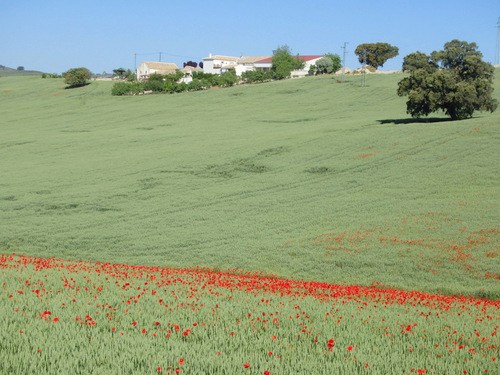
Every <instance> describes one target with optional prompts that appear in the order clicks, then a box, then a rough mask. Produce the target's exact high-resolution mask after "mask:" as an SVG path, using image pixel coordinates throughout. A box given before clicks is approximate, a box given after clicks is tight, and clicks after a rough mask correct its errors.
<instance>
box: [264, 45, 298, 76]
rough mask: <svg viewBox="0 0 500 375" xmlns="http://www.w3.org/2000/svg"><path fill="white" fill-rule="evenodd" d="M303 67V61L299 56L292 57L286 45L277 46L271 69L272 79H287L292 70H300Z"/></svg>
mask: <svg viewBox="0 0 500 375" xmlns="http://www.w3.org/2000/svg"><path fill="white" fill-rule="evenodd" d="M304 66H305V62H304V60H302V59H301V58H300V57H299V55H297V56H295V57H293V56H292V52H291V49H290V47H288V46H287V45H283V46H278V48H277V49H276V51H274V54H273V59H272V67H271V71H272V72H273V75H274V78H276V79H284V78H289V77H290V75H291V73H292V71H293V70H297V69H302V68H304Z"/></svg>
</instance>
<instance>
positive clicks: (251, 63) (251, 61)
mask: <svg viewBox="0 0 500 375" xmlns="http://www.w3.org/2000/svg"><path fill="white" fill-rule="evenodd" d="M269 57H271V56H242V57H240V58H239V59H238V61H237V62H236V65H234V67H233V68H234V70H235V71H236V75H237V76H241V73H243V72H247V71H249V70H255V62H256V61H259V60H263V59H267V58H269ZM225 68H226V69H227V67H225ZM223 70H224V69H223Z"/></svg>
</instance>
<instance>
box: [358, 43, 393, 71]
mask: <svg viewBox="0 0 500 375" xmlns="http://www.w3.org/2000/svg"><path fill="white" fill-rule="evenodd" d="M354 53H355V54H356V56H358V60H359V62H360V63H361V64H367V65H370V66H373V67H374V68H375V69H377V68H378V67H379V66H380V67H382V66H384V64H385V63H386V61H387V60H389V59H391V58H393V57H395V56H397V55H398V54H399V48H398V47H395V46H391V45H390V44H389V43H365V44H360V45H359V46H357V47H356V50H355V51H354Z"/></svg>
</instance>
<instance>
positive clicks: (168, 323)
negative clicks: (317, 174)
mask: <svg viewBox="0 0 500 375" xmlns="http://www.w3.org/2000/svg"><path fill="white" fill-rule="evenodd" d="M0 285H1V295H0V298H1V305H0V306H1V311H0V312H1V313H0V323H1V325H2V330H1V333H0V346H1V353H2V361H1V364H0V372H1V373H37V374H53V373H58V372H59V373H60V372H66V373H73V374H106V373H115V374H157V373H166V374H174V373H189V374H234V373H239V372H241V373H243V374H244V373H248V374H291V373H304V374H305V373H308V374H322V373H325V371H326V370H327V371H329V372H331V373H349V374H365V373H366V374H384V373H385V374H386V373H397V374H412V373H416V374H422V373H428V374H451V373H453V374H458V373H463V374H467V373H468V374H479V373H493V374H494V373H496V371H497V370H498V362H497V360H499V359H498V356H499V353H500V348H499V345H500V342H499V336H498V333H499V332H498V331H499V324H500V301H492V300H486V299H478V298H472V297H464V296H450V295H437V294H428V293H423V292H411V291H403V290H398V289H390V288H385V287H384V286H382V285H372V286H368V287H366V286H357V285H333V284H327V283H319V282H311V281H302V280H300V281H299V280H286V279H282V278H279V277H277V276H273V275H264V274H259V273H245V272H242V271H238V270H231V271H228V272H220V271H219V272H216V271H212V270H209V269H203V268H194V269H170V268H160V267H145V266H128V265H122V264H103V263H91V262H75V261H65V260H60V259H55V258H49V259H44V258H34V257H25V256H18V255H15V254H13V255H2V256H1V258H0ZM19 353H23V360H20V357H19Z"/></svg>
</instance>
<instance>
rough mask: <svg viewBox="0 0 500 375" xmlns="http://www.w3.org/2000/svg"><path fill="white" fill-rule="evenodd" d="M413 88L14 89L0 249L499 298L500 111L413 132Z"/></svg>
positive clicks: (6, 120)
mask: <svg viewBox="0 0 500 375" xmlns="http://www.w3.org/2000/svg"><path fill="white" fill-rule="evenodd" d="M498 73H499V71H498V70H497V80H496V83H495V84H496V91H495V96H496V97H497V98H500V84H499V79H498ZM0 75H3V74H2V72H0ZM401 78H402V75H401V74H391V75H369V76H368V77H367V80H368V81H367V83H368V87H360V85H359V84H360V80H361V78H360V77H359V76H353V77H346V80H347V81H346V82H345V83H344V84H339V83H336V81H335V80H332V79H331V77H313V78H305V79H301V80H288V81H284V82H274V83H267V84H261V85H251V86H239V87H235V88H230V89H214V90H207V91H203V92H195V93H184V94H178V95H151V96H142V97H112V96H111V95H110V90H111V85H112V83H109V82H102V81H92V83H91V84H90V85H88V86H86V87H83V88H79V89H72V90H67V89H64V84H63V83H62V81H61V80H43V79H41V78H39V77H2V79H1V80H0V101H1V102H2V107H1V109H0V116H1V118H2V119H3V121H2V123H1V125H0V127H1V134H2V138H1V139H0V169H1V170H2V181H1V182H0V221H1V222H2V227H1V229H0V253H12V252H16V253H18V254H25V255H36V256H44V257H51V256H55V257H61V258H64V259H72V260H91V261H100V262H111V263H117V262H120V263H130V264H140V265H158V266H164V267H180V268H187V267H193V266H197V265H200V266H203V267H210V268H216V267H218V268H221V269H235V268H237V269H244V270H247V271H253V270H259V271H263V272H265V273H273V274H277V275H281V276H284V277H294V278H304V279H307V280H316V281H327V282H334V283H342V282H346V283H351V284H352V283H355V284H359V285H370V284H372V283H374V282H376V283H381V284H385V285H391V286H397V287H400V288H408V289H415V290H427V291H441V292H446V293H462V294H476V295H484V296H493V297H494V296H498V286H499V279H498V275H500V268H499V266H498V253H499V252H500V251H499V246H500V241H499V231H500V229H499V227H498V225H499V223H500V215H499V212H500V210H499V186H500V173H499V170H498V169H499V168H498V163H497V160H498V159H499V157H500V149H499V147H498V140H499V137H500V131H499V127H498V124H500V111H497V112H496V113H493V114H489V113H477V114H476V116H475V117H474V118H472V119H470V120H464V121H460V122H450V121H447V119H446V118H445V117H443V116H433V117H432V118H431V119H430V120H427V121H416V120H413V119H411V118H409V117H408V115H407V114H406V113H405V99H404V98H399V97H397V95H396V85H397V82H398V81H399V80H400V79H401ZM495 293H496V294H495Z"/></svg>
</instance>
